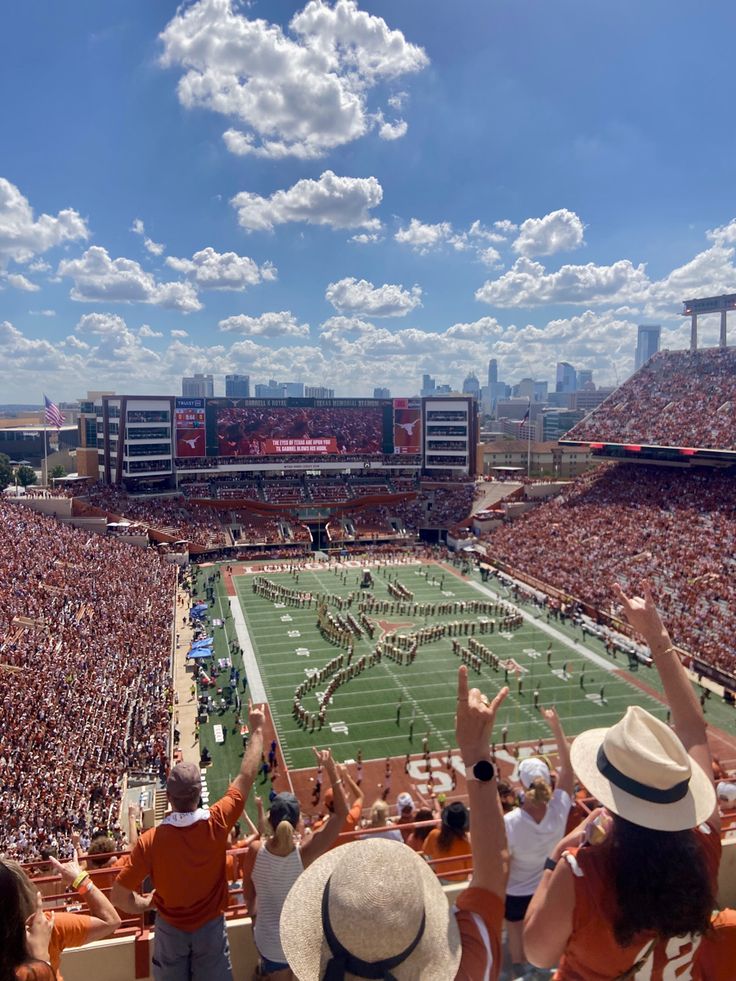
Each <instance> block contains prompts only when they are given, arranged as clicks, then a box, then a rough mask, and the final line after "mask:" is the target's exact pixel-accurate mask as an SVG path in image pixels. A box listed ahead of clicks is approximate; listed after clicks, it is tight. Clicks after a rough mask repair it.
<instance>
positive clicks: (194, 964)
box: [153, 915, 233, 981]
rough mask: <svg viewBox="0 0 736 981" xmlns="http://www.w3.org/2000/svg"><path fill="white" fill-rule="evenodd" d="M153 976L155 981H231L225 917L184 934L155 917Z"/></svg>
mask: <svg viewBox="0 0 736 981" xmlns="http://www.w3.org/2000/svg"><path fill="white" fill-rule="evenodd" d="M153 976H154V978H155V981H233V968H232V964H231V963H230V946H229V944H228V940H227V930H226V928H225V917H224V916H217V917H215V919H214V920H210V921H209V923H205V925H204V926H202V927H200V928H199V929H198V930H195V931H194V932H193V933H188V932H187V931H186V930H179V929H178V928H177V927H175V926H172V925H171V924H170V923H167V922H166V920H164V918H163V917H162V916H161V915H159V916H157V917H156V930H155V934H154V941H153Z"/></svg>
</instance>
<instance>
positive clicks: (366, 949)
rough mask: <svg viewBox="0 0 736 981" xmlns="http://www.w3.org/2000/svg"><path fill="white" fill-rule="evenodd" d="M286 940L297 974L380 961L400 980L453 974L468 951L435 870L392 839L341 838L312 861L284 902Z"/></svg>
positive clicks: (356, 969) (354, 974)
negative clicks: (343, 842)
mask: <svg viewBox="0 0 736 981" xmlns="http://www.w3.org/2000/svg"><path fill="white" fill-rule="evenodd" d="M397 883H400V886H401V889H400V898H399V899H398V900H397V892H396V886H397ZM328 938H329V939H328ZM281 944H282V946H283V948H284V952H285V954H286V958H287V960H288V962H289V967H290V968H291V969H292V971H293V972H294V973H295V975H296V976H297V978H298V979H299V981H320V979H322V978H323V977H324V976H325V972H326V971H327V968H328V965H329V966H330V973H329V974H327V977H329V978H343V977H345V978H359V977H383V976H384V974H383V973H376V969H377V968H378V964H377V962H385V963H382V964H381V969H382V970H383V971H385V972H386V976H387V977H388V976H392V977H393V978H395V979H396V981H419V979H421V981H447V979H448V978H454V977H455V974H456V973H457V969H458V967H459V964H460V957H461V953H462V951H461V944H460V932H459V930H458V927H457V924H456V922H455V917H454V915H453V913H452V911H451V909H450V905H449V903H448V902H447V897H446V896H445V894H444V892H443V891H442V886H441V885H440V883H439V880H438V879H437V876H436V875H435V873H434V872H433V871H432V869H431V868H430V867H429V866H428V865H427V864H426V863H425V862H423V861H422V859H421V858H420V857H419V856H418V855H417V853H416V852H414V851H412V850H411V849H410V848H407V847H406V845H405V844H403V842H397V841H388V840H386V839H381V840H377V841H357V842H353V843H351V844H348V845H341V846H340V848H335V849H333V850H332V851H329V852H327V854H326V855H323V856H322V857H321V858H319V859H317V861H316V862H314V863H313V864H312V865H310V866H309V867H308V868H307V869H306V870H305V871H304V872H303V873H302V874H301V875H300V876H299V878H298V879H297V880H296V882H295V883H294V886H293V887H292V889H291V892H290V893H289V895H288V896H287V899H286V902H285V903H284V907H283V910H282V912H281ZM351 957H352V958H353V961H352V963H351V959H350V958H351ZM343 958H345V959H343ZM356 960H360V961H363V962H368V963H369V964H370V965H372V968H373V970H372V971H371V970H368V972H367V973H361V966H360V964H358V963H356ZM343 970H344V973H343Z"/></svg>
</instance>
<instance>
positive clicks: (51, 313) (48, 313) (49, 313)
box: [28, 309, 56, 317]
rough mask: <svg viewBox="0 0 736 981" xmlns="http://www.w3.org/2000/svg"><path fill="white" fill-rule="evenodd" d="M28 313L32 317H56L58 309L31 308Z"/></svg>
mask: <svg viewBox="0 0 736 981" xmlns="http://www.w3.org/2000/svg"><path fill="white" fill-rule="evenodd" d="M28 313H29V314H30V315H31V316H32V317H55V316H56V310H48V309H47V310H29V311H28Z"/></svg>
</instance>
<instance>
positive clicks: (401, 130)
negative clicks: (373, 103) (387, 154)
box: [378, 119, 409, 140]
mask: <svg viewBox="0 0 736 981" xmlns="http://www.w3.org/2000/svg"><path fill="white" fill-rule="evenodd" d="M408 129H409V124H408V123H407V122H406V120H404V119H397V120H395V121H394V122H393V123H389V122H386V121H385V120H384V121H383V122H382V123H381V125H380V127H379V129H378V135H379V136H380V138H381V139H382V140H400V139H401V137H402V136H406V131H407V130H408Z"/></svg>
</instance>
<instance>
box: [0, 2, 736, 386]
mask: <svg viewBox="0 0 736 981" xmlns="http://www.w3.org/2000/svg"><path fill="white" fill-rule="evenodd" d="M734 21H736V14H735V13H734V11H733V10H732V9H731V7H730V6H729V5H727V4H726V3H725V2H724V0H718V2H716V3H714V4H713V5H711V7H709V8H708V10H707V11H705V12H703V11H695V10H692V11H688V10H672V9H671V6H670V5H665V4H664V2H662V0H653V2H652V3H651V4H649V5H647V6H646V8H641V7H639V6H637V7H634V6H633V5H632V6H631V7H630V8H629V7H626V6H624V7H623V8H616V9H615V10H614V9H610V10H602V9H601V10H596V9H587V10H586V11H585V14H584V15H583V16H581V15H580V11H579V8H578V7H577V5H573V3H572V0H560V2H559V4H558V5H557V6H556V8H555V9H544V8H541V9H540V8H538V6H536V5H534V6H533V5H532V4H531V3H528V2H522V3H520V4H518V5H516V7H514V8H513V9H509V8H507V7H503V6H501V5H500V4H498V3H495V4H493V3H492V4H490V5H487V6H485V7H483V8H482V9H481V8H480V7H478V8H473V9H470V8H469V9H463V10H462V12H460V11H458V10H457V9H453V8H452V7H440V6H437V7H430V8H429V9H428V8H427V7H426V5H425V4H421V3H420V2H419V0H407V2H406V3H405V4H402V5H400V6H398V7H397V5H391V4H388V3H387V2H385V0H384V2H378V0H363V2H360V3H357V2H353V0H333V2H327V0H315V2H313V3H311V4H308V5H306V6H304V5H303V4H300V3H295V2H287V0H278V2H273V3H270V4H266V3H265V0H257V2H252V3H249V4H245V3H238V2H236V0H196V2H188V3H186V4H184V5H182V6H179V5H177V3H175V2H173V0H162V2H161V3H159V4H156V5H151V4H147V3H145V2H144V0H125V2H123V0H111V2H110V3H108V4H104V5H94V4H90V3H89V2H86V0H76V2H73V3H70V4H65V5H63V11H62V10H60V9H59V6H58V4H54V3H52V2H51V0H39V2H38V3H37V4H34V5H22V4H21V5H15V6H14V7H12V8H9V10H8V12H7V15H6V24H5V28H6V29H5V31H4V33H3V36H2V37H0V52H2V55H3V58H2V66H3V67H2V68H0V72H2V77H4V78H5V80H6V88H8V90H10V89H11V88H12V90H13V93H14V97H13V99H11V100H6V102H5V103H4V105H3V106H2V107H1V108H0V120H1V121H2V127H3V133H4V135H5V140H4V153H3V162H2V165H1V166H0V354H1V355H2V357H3V359H4V363H5V364H6V365H10V366H11V367H12V371H10V372H9V373H7V374H9V377H6V378H4V380H3V393H2V396H1V398H2V401H3V402H5V403H11V402H19V403H27V402H28V401H29V397H30V398H32V399H33V400H34V401H35V400H38V401H40V400H41V393H42V392H43V391H49V392H51V393H53V395H54V397H55V399H56V400H69V399H72V398H74V397H78V396H79V394H80V393H81V392H83V391H84V390H85V389H87V388H90V389H91V388H105V389H114V390H116V391H129V392H130V393H131V394H134V393H136V392H145V391H152V390H157V391H171V392H178V391H179V390H180V384H181V378H182V377H183V376H185V375H194V374H202V373H203V374H213V375H214V376H215V378H216V379H218V384H220V386H222V384H223V379H224V377H225V376H226V375H248V376H249V378H250V384H251V391H253V390H254V389H255V385H256V384H262V385H265V384H266V383H267V382H268V381H269V379H279V380H281V379H287V380H289V379H290V380H298V381H300V382H302V383H304V384H309V385H311V386H314V387H317V388H329V389H334V390H335V393H336V395H337V396H341V395H343V396H350V395H359V396H365V397H369V396H370V395H371V393H372V391H373V389H374V388H376V387H381V388H387V389H389V390H390V391H391V392H392V393H394V394H413V393H414V392H416V391H418V390H419V388H420V385H421V378H422V375H424V374H430V375H432V376H434V377H436V378H437V379H438V382H439V383H441V384H448V385H449V386H450V387H451V389H452V390H458V391H461V390H462V388H463V385H464V381H465V379H466V378H467V376H469V375H470V374H473V375H475V376H476V377H477V379H478V380H479V384H480V386H481V387H482V386H484V385H485V384H486V380H487V377H488V375H487V367H488V361H489V359H491V358H493V359H495V360H496V362H497V369H498V375H497V378H500V379H502V380H504V381H506V382H507V383H512V384H513V383H515V382H517V381H518V380H521V379H523V378H525V377H527V378H534V379H537V380H540V381H547V382H548V383H549V385H550V390H552V388H553V387H554V385H555V380H556V379H555V377H554V370H555V369H554V367H551V366H554V365H556V364H557V363H558V362H569V363H570V364H572V365H574V366H575V368H576V370H577V371H580V372H582V373H583V374H585V373H587V372H592V373H593V377H594V380H595V383H596V384H597V385H601V386H607V385H613V384H616V383H617V382H618V381H621V380H623V379H624V378H626V377H627V376H628V375H629V374H630V373H631V371H632V370H633V368H634V355H635V350H636V346H637V331H638V326H639V325H640V324H651V323H656V324H659V325H661V338H660V346H661V348H663V349H666V348H669V349H676V348H686V347H687V346H688V341H689V323H688V321H687V318H685V317H683V316H682V315H681V303H682V301H683V300H684V299H687V298H689V297H691V296H694V295H695V296H697V295H708V294H711V295H712V294H717V293H721V292H729V291H733V290H734V289H736V267H735V266H734V243H736V219H734V210H736V209H733V208H732V206H731V205H728V204H724V202H728V201H730V187H731V174H730V170H729V167H728V166H727V163H726V161H727V160H728V159H729V158H730V154H729V149H728V148H729V146H730V141H731V140H732V139H734V137H733V136H732V135H731V134H730V132H726V133H725V134H724V133H722V132H720V130H719V133H720V136H719V139H720V140H721V143H720V145H719V151H720V152H719V154H717V155H715V154H711V155H710V156H709V157H708V158H707V163H706V157H705V154H704V153H703V152H702V147H703V146H704V145H706V144H707V137H708V135H709V134H711V133H712V131H713V129H714V128H715V126H716V125H720V120H722V118H724V117H726V116H727V113H728V110H729V108H730V106H729V103H728V96H727V92H728V90H729V89H728V86H729V79H728V76H727V74H726V72H727V68H726V66H725V65H722V64H720V63H719V62H718V61H717V60H715V61H713V62H712V64H711V68H710V74H709V75H708V77H707V78H706V77H705V76H701V75H698V74H694V75H688V76H687V77H683V76H682V75H681V74H680V73H677V72H675V71H673V69H672V65H671V62H670V61H669V52H671V50H675V49H677V48H679V47H682V46H685V45H693V44H695V45H698V44H702V45H704V44H706V43H708V41H709V39H710V38H712V36H714V35H717V36H720V35H721V34H723V33H724V32H727V31H728V30H729V27H730V26H732V25H733V23H734ZM232 39H235V43H233V44H231V43H230V42H231V41H232ZM601 39H604V42H603V43H601ZM624 43H625V44H626V49H627V52H628V55H627V58H628V64H629V68H628V69H627V71H626V72H622V71H621V54H620V52H621V49H622V44H624ZM566 44H567V45H574V49H575V52H576V57H575V59H567V58H561V57H560V51H561V50H563V47H564V45H566ZM224 51H227V57H225V55H224V54H223V52H224ZM194 52H196V53H194ZM282 52H286V54H287V55H288V57H285V58H284V59H283V60H280V59H281V53H282ZM227 58H230V59H231V61H227ZM255 65H260V68H256V67H254V66H255ZM92 78H93V79H94V85H90V79H92ZM581 78H585V79H586V84H585V85H581V84H580V79H581ZM550 79H553V81H552V82H551V81H550ZM644 91H645V92H646V93H647V98H646V99H642V98H641V93H642V92H644ZM274 92H275V93H276V94H277V96H278V100H279V105H280V112H279V114H275V113H274V112H273V110H272V108H267V107H272V106H273V100H272V99H271V96H270V95H269V93H271V94H273V93H274ZM674 107H676V112H674V114H673V109H674ZM683 126H684V127H685V128H686V129H687V131H688V133H689V134H690V138H689V140H688V141H687V143H686V145H684V146H681V145H678V148H677V152H676V153H675V152H673V149H672V148H673V134H676V133H679V132H680V131H681V130H682V128H683ZM540 141H543V143H544V148H545V152H544V153H543V154H540V153H539V152H538V151H539V144H540ZM699 338H700V344H701V345H702V346H709V345H713V346H714V345H716V344H717V343H718V316H717V315H713V316H703V317H702V318H701V321H700V333H699ZM36 393H38V394H36Z"/></svg>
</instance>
